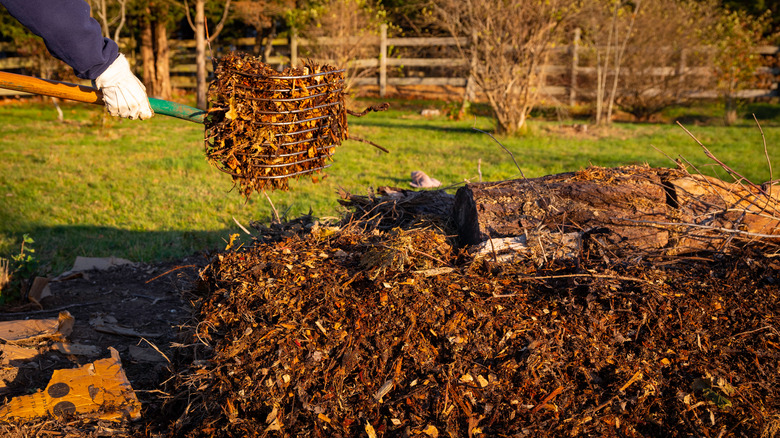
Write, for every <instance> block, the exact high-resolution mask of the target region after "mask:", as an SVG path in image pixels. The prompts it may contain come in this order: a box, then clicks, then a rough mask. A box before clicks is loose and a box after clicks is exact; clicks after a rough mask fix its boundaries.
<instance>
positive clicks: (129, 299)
mask: <svg viewBox="0 0 780 438" xmlns="http://www.w3.org/2000/svg"><path fill="white" fill-rule="evenodd" d="M207 263H208V260H207V258H206V257H205V256H202V255H196V256H192V257H188V258H185V259H182V260H176V261H168V262H164V263H157V264H143V263H136V264H133V265H124V266H118V267H114V268H111V269H109V270H104V271H97V270H92V271H86V272H82V273H77V274H74V275H72V276H70V277H69V278H65V279H63V280H60V281H53V282H51V283H49V287H50V290H51V294H52V295H51V296H50V297H47V298H44V299H43V300H42V302H41V304H42V306H43V308H44V309H46V310H45V311H40V310H37V309H36V308H30V309H28V310H21V311H19V309H14V310H17V312H7V311H6V312H2V313H0V320H1V321H10V320H19V319H45V318H56V317H57V314H58V311H59V309H64V310H67V311H68V312H70V313H71V315H72V316H73V317H74V318H75V325H74V328H73V333H72V334H71V335H70V336H69V337H68V341H69V343H70V344H81V345H87V346H94V347H97V351H98V352H99V353H98V355H97V356H74V355H65V354H62V353H60V352H59V351H53V350H50V349H49V345H48V344H49V343H48V342H42V343H40V344H39V345H38V348H39V351H40V354H39V355H38V356H37V357H36V358H34V359H33V360H32V361H25V362H23V363H14V364H12V366H8V367H5V368H4V369H3V374H2V375H1V376H2V378H3V379H4V380H5V381H6V387H5V391H4V392H3V394H2V395H3V396H4V398H5V400H4V401H8V400H9V399H10V398H12V397H15V396H19V395H24V394H30V393H33V392H35V391H37V390H39V389H43V388H45V387H46V385H47V384H48V382H49V380H50V379H51V376H52V372H53V371H54V370H56V369H68V368H75V367H78V366H81V365H84V364H86V363H90V362H93V361H95V360H97V359H102V358H107V357H109V356H110V353H109V350H108V349H109V347H112V348H114V349H116V350H117V351H118V352H119V355H120V357H121V360H122V366H123V368H124V371H125V373H126V375H127V378H128V380H129V381H130V383H131V385H132V387H133V390H134V391H135V392H136V395H137V396H138V398H139V400H140V401H141V403H142V406H143V411H142V415H143V416H144V417H149V416H153V415H152V414H151V412H153V411H155V410H156V409H158V408H159V406H160V404H161V402H162V399H161V397H162V394H161V393H159V391H158V390H159V388H160V383H161V382H162V381H163V380H165V379H167V378H169V377H170V376H171V372H170V370H169V364H168V361H167V360H166V358H165V357H163V356H162V355H161V354H160V352H161V353H162V354H164V355H165V356H166V357H167V358H173V357H174V355H175V353H174V352H173V345H176V343H177V342H179V340H180V326H181V325H182V324H186V323H187V322H188V321H189V319H190V317H191V309H190V305H189V303H188V302H187V300H186V299H185V295H186V294H185V292H186V291H188V290H191V289H192V284H193V283H194V282H195V281H196V280H197V278H198V272H199V271H200V270H201V269H202V268H203V267H204V266H205V265H206V264H207ZM27 307H30V306H27ZM95 317H103V318H104V319H110V318H111V317H113V318H115V319H116V324H118V325H119V326H122V327H126V328H131V329H133V330H135V331H136V332H138V333H139V334H142V335H145V336H144V337H143V338H141V337H138V336H122V335H117V334H111V333H105V332H100V331H97V330H96V329H95V328H94V327H93V326H92V325H91V324H90V320H91V319H93V318H95ZM152 344H153V345H154V347H152ZM155 348H156V349H159V352H157V351H156V349H155ZM13 365H16V366H13ZM40 424H41V423H40V422H35V424H28V425H24V424H20V425H5V426H2V427H0V432H5V433H4V434H3V436H27V434H28V433H32V430H36V429H35V427H37V426H40ZM54 428H55V429H60V430H62V431H63V433H68V431H70V432H69V433H71V434H72V435H73V436H84V435H89V434H93V433H94V434H99V431H100V430H104V429H105V427H103V425H99V424H94V425H80V426H79V425H71V426H70V427H66V426H65V425H58V426H57V427H54ZM108 430H113V431H115V432H117V431H121V430H124V427H120V428H118V429H117V426H115V425H114V426H112V427H111V428H109V429H108ZM128 430H129V429H128Z"/></svg>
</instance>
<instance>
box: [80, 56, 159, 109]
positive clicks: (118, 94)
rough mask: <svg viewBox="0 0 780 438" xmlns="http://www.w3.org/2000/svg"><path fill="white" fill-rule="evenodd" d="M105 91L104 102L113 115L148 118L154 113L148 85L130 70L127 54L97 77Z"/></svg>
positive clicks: (98, 86) (98, 85)
mask: <svg viewBox="0 0 780 438" xmlns="http://www.w3.org/2000/svg"><path fill="white" fill-rule="evenodd" d="M95 86H96V87H97V88H99V89H100V90H101V91H102V92H103V102H105V104H106V108H107V109H108V112H109V114H111V115H112V116H119V117H126V118H128V119H131V120H132V119H141V120H146V119H149V118H151V117H152V116H153V115H154V112H152V107H151V106H149V98H148V97H147V96H146V87H144V84H142V83H141V81H139V80H138V78H137V77H135V75H134V74H133V72H132V71H130V63H128V62H127V58H125V55H123V54H121V53H120V54H119V57H118V58H117V59H116V60H115V61H114V62H113V63H112V64H111V65H110V66H108V68H107V69H106V71H104V72H103V73H102V74H101V75H100V76H98V77H97V79H95Z"/></svg>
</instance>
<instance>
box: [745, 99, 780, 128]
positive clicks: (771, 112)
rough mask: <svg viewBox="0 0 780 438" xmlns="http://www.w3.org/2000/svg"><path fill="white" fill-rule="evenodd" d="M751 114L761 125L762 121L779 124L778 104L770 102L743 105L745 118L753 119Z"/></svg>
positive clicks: (779, 106) (779, 107)
mask: <svg viewBox="0 0 780 438" xmlns="http://www.w3.org/2000/svg"><path fill="white" fill-rule="evenodd" d="M753 114H755V115H756V118H757V119H758V121H759V122H761V124H762V125H763V124H764V123H767V122H769V123H772V125H777V124H780V105H778V104H770V103H763V102H759V103H751V104H749V105H747V106H746V107H745V116H744V118H745V119H747V120H750V121H751V122H752V121H753Z"/></svg>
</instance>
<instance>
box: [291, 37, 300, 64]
mask: <svg viewBox="0 0 780 438" xmlns="http://www.w3.org/2000/svg"><path fill="white" fill-rule="evenodd" d="M296 65H298V29H296V28H293V29H292V32H291V33H290V67H295V66H296Z"/></svg>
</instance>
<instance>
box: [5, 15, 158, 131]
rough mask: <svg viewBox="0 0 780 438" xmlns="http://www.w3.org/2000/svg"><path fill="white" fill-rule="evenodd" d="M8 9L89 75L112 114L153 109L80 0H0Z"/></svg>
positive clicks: (143, 114)
mask: <svg viewBox="0 0 780 438" xmlns="http://www.w3.org/2000/svg"><path fill="white" fill-rule="evenodd" d="M0 3H2V4H3V6H5V7H6V9H8V12H9V13H10V14H11V15H12V16H13V17H14V18H16V19H17V20H19V22H20V23H22V24H23V25H24V26H25V27H27V28H28V29H30V31H32V32H33V33H34V34H36V35H38V36H40V37H41V38H43V41H44V43H45V44H46V48H47V49H48V50H49V52H51V54H52V55H54V56H55V57H57V58H59V59H61V60H62V61H64V62H65V63H66V64H68V65H69V66H71V67H72V68H73V71H74V72H75V73H76V76H78V77H80V78H82V79H91V80H93V81H94V82H95V84H96V85H97V87H98V88H100V89H101V90H102V91H103V95H104V101H105V103H106V108H108V111H109V112H110V113H111V115H114V116H121V117H127V118H131V119H135V118H140V119H148V118H150V117H152V115H153V112H152V109H151V107H150V106H149V100H148V98H147V96H146V88H145V87H144V86H143V84H142V83H141V81H139V80H138V78H136V77H135V75H134V74H133V73H132V72H131V71H130V65H129V64H128V62H127V60H126V59H125V57H124V56H123V55H121V54H120V53H119V48H118V47H117V45H116V43H115V42H114V41H112V40H111V39H109V38H105V37H103V34H102V31H101V29H100V24H99V23H98V22H97V21H96V20H95V19H94V18H92V17H91V16H90V11H89V4H87V2H86V1H85V0H0Z"/></svg>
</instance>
